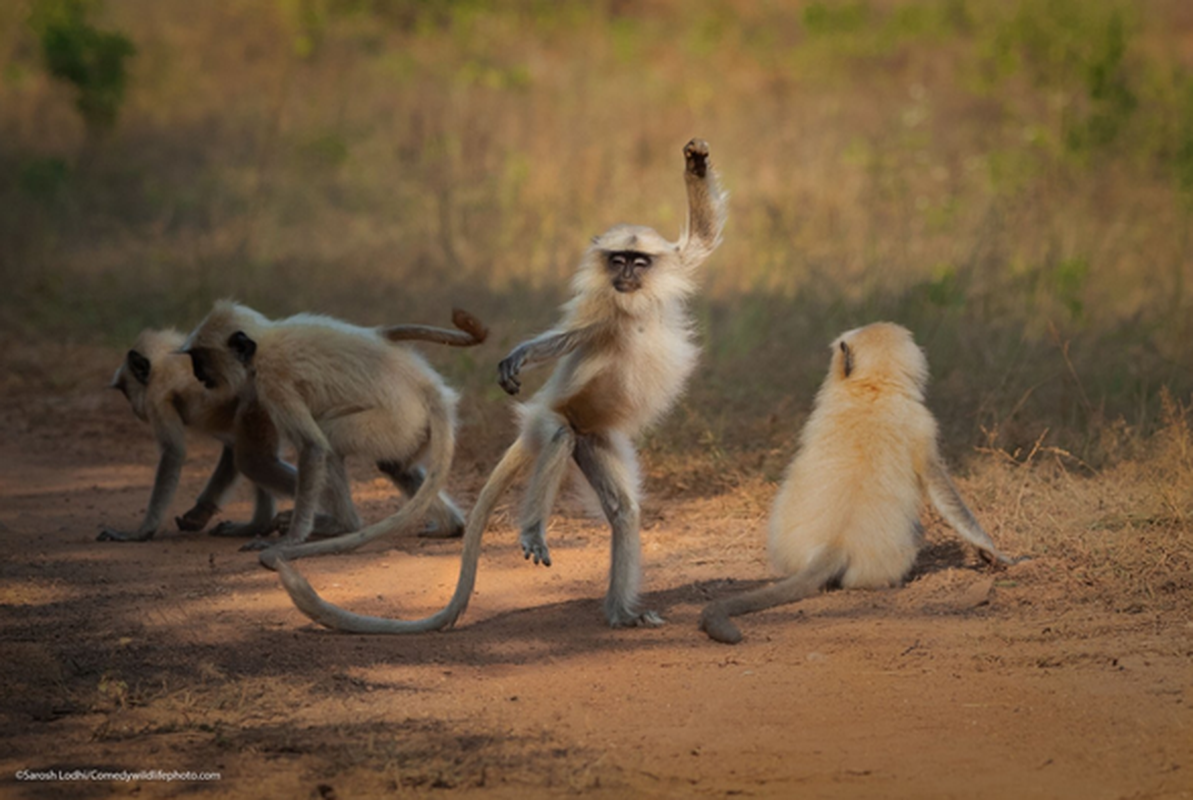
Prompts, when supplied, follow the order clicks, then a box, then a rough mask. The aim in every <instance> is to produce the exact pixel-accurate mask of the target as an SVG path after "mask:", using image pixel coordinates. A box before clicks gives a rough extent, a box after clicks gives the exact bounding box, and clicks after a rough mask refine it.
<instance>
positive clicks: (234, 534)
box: [208, 520, 273, 539]
mask: <svg viewBox="0 0 1193 800" xmlns="http://www.w3.org/2000/svg"><path fill="white" fill-rule="evenodd" d="M271 533H273V524H272V523H269V524H262V523H260V522H252V521H249V522H232V521H231V520H229V521H227V522H221V523H220V524H219V525H216V526H215V527H214V528H212V529H211V530H210V531H209V532H208V535H209V536H219V537H220V538H221V539H248V538H250V537H252V536H268V535H269V534H271Z"/></svg>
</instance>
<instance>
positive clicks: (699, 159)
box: [683, 139, 708, 178]
mask: <svg viewBox="0 0 1193 800" xmlns="http://www.w3.org/2000/svg"><path fill="white" fill-rule="evenodd" d="M683 156H684V159H685V160H686V161H687V168H688V172H690V173H692V174H693V175H695V176H696V177H697V178H703V177H705V176H706V175H708V142H706V141H704V140H703V139H693V140H692V141H690V142H688V143H687V144H686V145H684V148H683Z"/></svg>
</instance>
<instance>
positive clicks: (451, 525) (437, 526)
mask: <svg viewBox="0 0 1193 800" xmlns="http://www.w3.org/2000/svg"><path fill="white" fill-rule="evenodd" d="M418 535H419V536H420V537H422V538H423V539H459V538H460V537H461V536H463V535H464V520H462V519H455V518H452V519H433V520H430V521H428V522H427V524H426V526H425V527H424V528H423V529H422V530H421V531H419V532H418Z"/></svg>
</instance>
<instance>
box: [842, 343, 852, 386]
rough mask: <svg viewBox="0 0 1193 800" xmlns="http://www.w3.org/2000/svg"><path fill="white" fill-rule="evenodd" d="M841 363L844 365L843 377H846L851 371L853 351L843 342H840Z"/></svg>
mask: <svg viewBox="0 0 1193 800" xmlns="http://www.w3.org/2000/svg"><path fill="white" fill-rule="evenodd" d="M841 363H842V365H843V367H844V371H845V377H846V378H848V377H849V375H850V374H851V373H852V372H853V351H852V350H850V349H849V345H847V344H845V342H841Z"/></svg>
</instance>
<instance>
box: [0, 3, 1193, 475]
mask: <svg viewBox="0 0 1193 800" xmlns="http://www.w3.org/2000/svg"><path fill="white" fill-rule="evenodd" d="M64 1H65V2H70V1H71V0H41V2H36V1H34V2H30V1H29V0H26V1H25V2H21V1H19V0H18V1H17V2H7V3H4V4H3V5H2V6H0V63H2V64H3V74H2V75H0V208H2V210H3V211H2V213H0V279H2V281H3V286H4V287H5V288H4V291H3V293H2V296H0V315H2V317H0V330H2V331H3V332H4V333H5V335H7V336H8V337H9V341H10V342H11V341H14V340H15V341H30V340H39V339H49V338H56V339H65V340H67V341H80V342H81V341H89V342H93V343H94V342H97V341H98V342H101V343H103V344H106V345H110V346H112V347H123V346H127V342H128V341H130V340H131V338H132V336H133V335H134V334H135V333H136V332H137V331H138V330H139V329H140V328H142V327H145V326H151V325H152V326H162V325H175V326H177V327H181V328H186V327H188V326H191V325H193V324H194V323H195V322H197V321H198V319H199V318H200V317H201V316H202V314H203V313H204V312H205V311H206V309H207V307H208V306H209V304H210V302H211V301H212V300H213V299H215V298H217V297H221V296H235V297H237V298H239V299H241V300H243V301H245V302H248V303H250V304H252V305H254V306H257V307H259V308H260V309H261V310H263V311H264V312H266V313H269V314H274V315H284V314H288V313H293V312H297V311H302V310H314V311H322V312H327V313H331V314H335V315H338V316H342V317H345V318H347V319H349V320H352V321H355V322H358V323H361V324H375V323H382V322H391V323H392V322H399V321H427V322H443V321H445V320H446V319H447V318H448V309H449V307H450V306H451V305H452V304H459V305H463V306H465V307H467V308H469V309H471V310H472V311H474V312H475V313H477V314H479V315H481V316H482V317H484V318H485V319H486V320H487V321H488V322H489V323H490V325H491V326H492V328H493V330H494V334H495V335H494V343H493V344H492V345H486V346H485V347H484V348H482V349H480V350H477V351H472V352H461V351H451V352H449V353H443V352H436V353H433V354H432V355H433V359H434V360H435V362H436V364H437V365H439V366H440V367H441V368H442V369H443V370H444V371H445V372H446V373H447V374H448V375H449V377H450V378H451V380H452V381H453V382H454V383H455V384H456V385H457V386H460V387H461V388H462V389H463V390H464V391H465V393H466V396H467V401H466V405H465V408H464V423H465V425H467V426H469V427H470V429H472V431H474V432H475V434H477V435H476V436H473V437H469V438H471V439H473V440H474V442H473V443H469V444H467V445H466V447H465V450H466V452H467V453H468V454H471V455H483V456H485V457H486V458H487V457H489V456H490V455H491V451H492V450H494V449H495V448H496V447H499V446H500V445H501V444H502V443H504V442H506V441H507V440H508V438H509V434H510V430H509V427H508V425H507V424H506V423H505V422H504V420H505V419H506V414H507V412H506V411H505V404H504V403H503V402H501V401H500V398H501V397H502V395H501V392H500V390H499V389H498V388H497V387H496V383H495V381H494V380H493V376H494V372H495V369H494V365H495V363H496V361H497V360H498V359H499V358H500V357H501V354H502V353H503V352H504V350H505V349H506V348H507V347H509V346H510V345H512V344H514V343H515V342H517V341H519V340H521V339H522V338H525V337H526V336H528V335H529V334H531V333H533V332H535V331H537V330H540V329H542V328H544V327H546V326H547V325H549V324H550V322H551V321H552V320H553V319H555V317H556V308H555V307H556V305H557V304H558V303H559V302H561V301H562V300H563V299H565V297H566V285H567V278H568V276H569V275H570V273H571V270H572V268H573V266H574V264H575V262H576V260H577V258H578V256H579V254H580V253H581V252H582V250H583V248H584V246H585V245H586V243H587V241H588V238H589V237H590V236H592V235H593V234H595V233H598V232H600V231H601V230H604V229H605V228H607V227H608V226H609V225H611V224H613V223H616V222H621V221H632V222H641V223H644V224H650V225H653V226H655V227H657V228H659V229H660V230H661V231H662V232H663V233H664V234H665V235H668V236H674V235H675V234H676V233H677V232H678V230H679V228H680V226H681V224H682V219H683V212H684V208H685V205H684V203H685V201H684V194H683V186H682V180H681V169H682V157H681V154H680V149H681V147H682V146H683V144H684V142H686V141H687V140H688V138H690V137H692V136H701V137H703V138H706V139H707V140H709V142H710V143H711V145H712V147H713V153H714V160H715V161H716V163H717V165H718V167H719V169H720V171H721V174H722V178H723V180H724V183H725V184H726V186H727V187H728V189H729V190H730V192H731V193H732V199H731V215H730V222H729V226H728V229H727V232H726V240H725V244H724V246H723V248H722V249H721V250H720V251H719V252H718V253H717V254H716V256H715V257H714V258H713V260H712V262H711V263H710V265H709V267H708V269H707V272H706V275H705V276H704V288H703V291H702V293H701V295H700V296H699V298H698V299H697V300H696V301H695V303H694V310H695V313H696V316H697V317H698V319H699V322H700V328H701V331H700V332H701V337H702V340H703V341H704V343H705V350H706V355H705V361H704V365H705V369H704V371H703V372H702V373H701V374H700V375H699V376H698V377H697V379H696V380H695V381H694V382H693V385H692V389H691V391H690V392H689V394H688V396H687V398H686V399H685V401H684V403H683V405H682V407H681V409H680V410H679V412H678V413H675V414H673V415H671V417H670V418H669V419H668V421H667V422H666V423H665V425H664V426H663V427H662V428H661V429H660V430H659V431H657V432H655V433H653V434H652V435H651V436H650V438H649V440H648V442H647V447H648V449H649V450H650V451H652V454H653V456H652V457H653V463H654V464H655V465H656V467H657V468H659V469H664V470H666V471H667V473H668V475H669V476H670V478H671V479H673V480H676V481H682V480H683V473H684V472H685V471H689V470H694V471H696V472H698V473H699V475H697V476H696V477H695V478H694V480H701V481H714V482H715V481H719V480H726V481H732V480H733V479H734V478H733V474H734V473H739V474H740V472H742V471H746V470H749V471H753V472H758V471H761V472H762V473H763V474H764V475H766V476H768V477H778V475H779V473H780V472H781V470H782V468H783V465H784V464H785V463H786V461H787V459H788V458H789V456H790V453H791V450H792V448H793V444H794V436H795V433H796V431H797V430H798V426H799V424H800V422H801V421H802V419H803V416H804V414H805V413H806V411H807V408H808V406H809V404H810V402H811V396H812V393H813V392H814V390H815V387H816V386H817V385H818V384H819V382H820V380H821V378H822V376H823V372H824V368H825V365H826V363H827V354H826V351H825V346H826V345H827V343H828V342H829V341H830V340H831V339H832V338H833V337H834V336H835V335H836V334H837V333H839V332H841V331H843V330H845V329H848V328H850V327H853V326H856V325H859V324H863V323H865V322H868V321H873V320H877V319H892V320H896V321H899V322H901V323H903V324H905V325H907V326H909V327H910V328H912V329H913V330H914V331H915V333H916V336H917V338H918V339H919V341H920V343H921V344H922V345H924V347H925V348H926V349H927V351H928V355H929V360H930V363H931V364H932V368H933V372H934V382H933V386H932V388H931V398H930V399H931V404H932V406H933V407H934V409H935V410H937V412H938V413H939V414H940V415H941V417H942V422H943V425H944V430H945V433H946V437H947V439H946V441H947V445H948V450H949V452H950V454H951V455H953V456H954V457H957V456H959V455H962V454H964V453H965V452H968V451H970V450H971V449H972V448H973V447H975V446H980V447H994V448H998V449H1000V450H1003V451H1005V452H1007V453H1009V454H1011V455H1012V456H1013V457H1016V458H1021V457H1026V454H1027V453H1029V452H1031V448H1032V447H1033V446H1035V445H1037V444H1042V445H1043V446H1050V447H1055V448H1061V449H1063V450H1064V451H1065V452H1066V453H1068V454H1071V455H1066V456H1064V457H1065V458H1066V459H1069V461H1070V462H1071V463H1073V464H1084V465H1091V466H1093V467H1098V466H1100V465H1103V464H1107V463H1112V462H1115V461H1119V460H1122V459H1123V458H1130V457H1132V456H1133V454H1135V453H1138V452H1139V451H1140V449H1141V448H1146V447H1147V446H1148V441H1149V437H1150V435H1151V433H1152V432H1154V431H1155V430H1157V429H1159V428H1161V427H1163V426H1164V425H1165V424H1166V422H1165V420H1166V419H1167V424H1173V419H1174V416H1183V415H1184V408H1185V407H1184V405H1183V403H1184V402H1187V400H1188V398H1189V397H1190V392H1191V391H1193V374H1191V367H1193V321H1191V320H1190V318H1189V316H1190V315H1189V312H1190V302H1189V288H1188V284H1189V283H1190V276H1189V273H1190V261H1191V260H1193V259H1191V250H1190V245H1191V243H1190V214H1191V213H1193V5H1190V4H1189V3H1188V2H1186V0H1145V1H1144V2H1126V1H1125V0H1122V1H1121V2H1119V1H1117V0H1019V2H1007V1H1004V0H907V1H906V2H904V1H903V0H898V1H896V0H856V1H854V0H845V1H844V2H827V1H826V2H803V3H790V2H780V0H699V1H692V2H689V1H687V0H682V1H681V0H647V1H646V2H628V1H626V0H606V2H598V3H582V2H570V1H568V0H561V1H560V2H548V0H524V1H523V2H507V3H499V4H488V3H480V2H472V1H469V0H456V1H455V2H436V3H431V2H418V1H416V0H269V1H266V0H210V2H203V3H194V2H187V1H186V0H119V2H114V1H113V0H109V2H107V3H106V4H102V5H101V4H98V3H94V2H87V0H77V1H78V2H82V3H83V5H84V6H85V8H86V11H87V13H88V14H89V15H90V16H89V18H90V19H91V20H92V22H93V23H94V25H95V26H97V28H99V29H103V30H107V31H113V32H117V33H119V34H120V35H122V36H124V37H127V39H128V40H129V42H130V43H131V44H132V45H134V46H135V48H136V53H135V55H132V56H131V57H129V58H128V60H127V65H128V69H129V75H128V81H127V91H126V93H125V95H124V97H123V101H122V102H121V103H120V107H119V114H118V117H117V119H116V122H115V124H114V126H112V127H111V130H110V131H106V132H105V131H96V130H90V129H89V128H88V127H87V126H86V125H85V124H84V122H83V118H82V117H81V116H80V114H79V113H78V110H77V107H76V96H75V94H74V90H73V89H72V87H71V86H70V85H69V84H68V83H64V82H62V81H58V80H55V79H54V78H53V77H51V76H50V74H49V72H48V71H47V67H46V62H45V57H44V56H43V52H42V45H41V43H40V41H39V34H38V22H37V20H38V15H39V14H44V13H46V8H50V9H51V10H52V9H53V4H54V3H58V4H61V3H62V2H64ZM1166 394H1167V395H1168V401H1167V403H1166V402H1165V398H1164V396H1165V395H1166ZM1164 408H1167V409H1168V411H1167V412H1165V411H1164V410H1163V409H1164ZM694 444H695V445H696V446H695V447H694ZM697 454H699V456H700V457H699V458H697V459H695V461H693V460H692V457H693V456H695V455H697ZM692 465H695V466H692ZM708 467H713V468H712V469H708ZM725 467H729V469H724V468H725ZM718 476H727V477H723V478H722V477H718Z"/></svg>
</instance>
